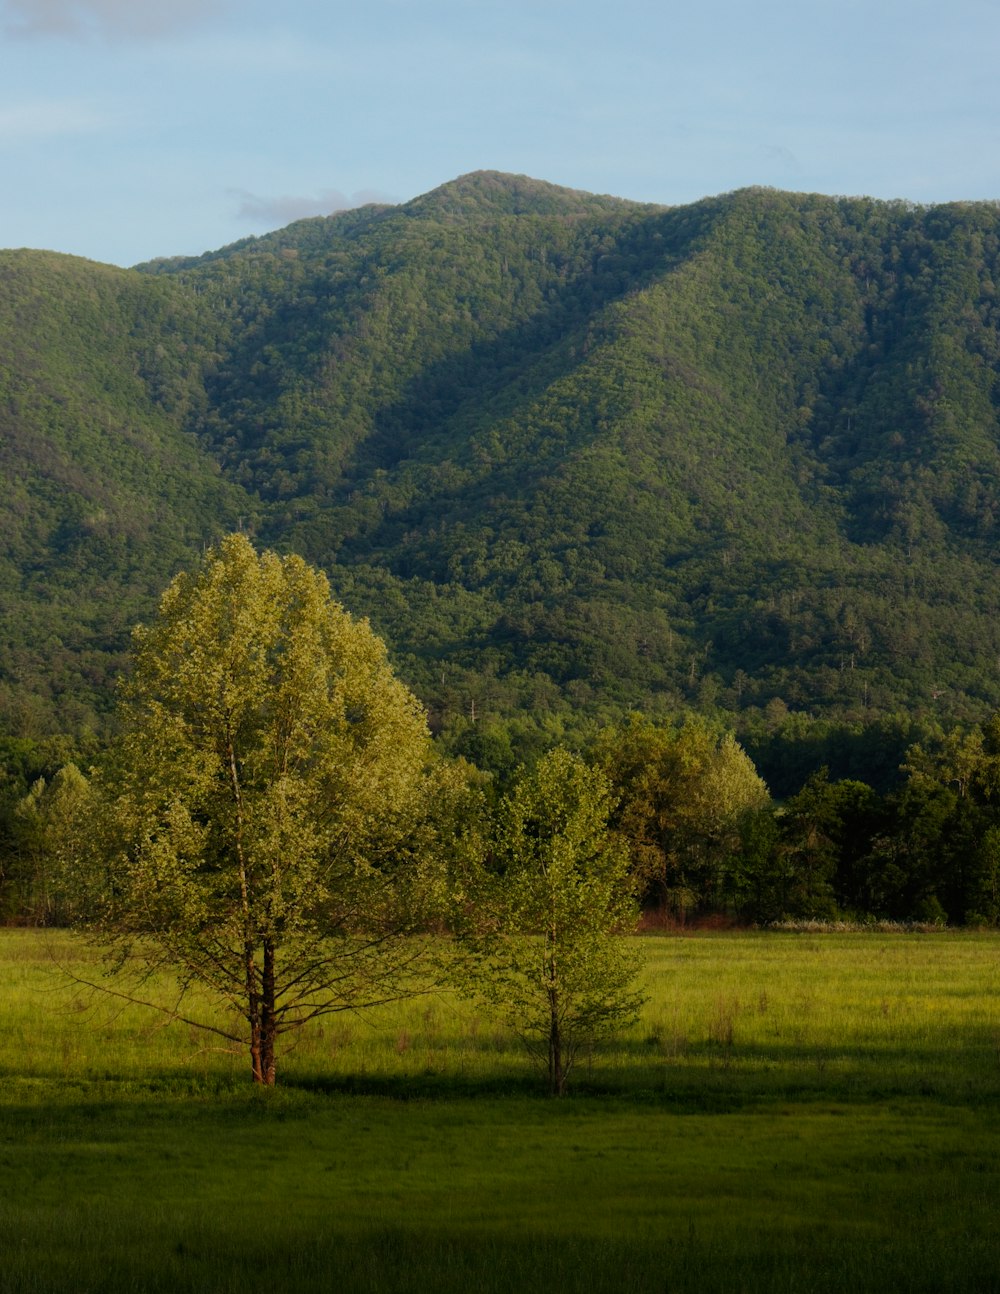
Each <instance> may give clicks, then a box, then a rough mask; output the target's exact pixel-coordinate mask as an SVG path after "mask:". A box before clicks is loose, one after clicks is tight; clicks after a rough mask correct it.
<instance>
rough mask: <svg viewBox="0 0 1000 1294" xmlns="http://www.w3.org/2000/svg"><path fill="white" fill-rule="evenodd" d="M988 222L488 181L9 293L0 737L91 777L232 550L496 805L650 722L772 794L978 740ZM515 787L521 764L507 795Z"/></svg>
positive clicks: (998, 500) (803, 200) (88, 270)
mask: <svg viewBox="0 0 1000 1294" xmlns="http://www.w3.org/2000/svg"><path fill="white" fill-rule="evenodd" d="M998 262H1000V211H998V210H997V208H996V206H994V205H991V204H976V203H956V204H952V205H948V206H940V207H917V206H913V205H911V204H906V203H883V202H875V201H871V200H868V199H854V198H849V199H832V198H826V197H819V196H811V195H798V194H786V193H780V192H775V191H771V190H761V189H753V190H744V191H740V192H737V193H733V194H728V195H724V196H721V197H717V198H711V199H706V200H705V201H702V202H699V203H695V204H693V205H690V206H685V207H679V208H669V209H666V208H658V207H651V206H646V205H640V204H635V203H630V202H626V201H620V200H617V199H612V198H601V197H594V196H592V195H589V194H583V193H578V192H575V191H570V190H565V189H559V188H555V187H553V186H550V185H547V184H544V183H541V182H538V181H533V180H528V179H525V178H523V177H513V176H505V175H499V174H495V173H489V172H484V173H477V174H473V175H469V176H465V177H463V178H461V179H459V180H457V181H455V182H453V183H451V184H447V185H445V186H443V187H442V188H441V189H438V190H436V191H434V192H432V193H430V194H427V195H426V196H424V197H422V198H419V199H417V200H415V201H413V202H410V203H407V204H405V205H402V206H398V207H384V206H383V207H376V206H370V207H364V208H361V209H359V210H356V211H350V212H346V213H342V214H340V215H337V216H333V217H330V218H318V219H310V220H304V221H300V222H298V223H296V224H293V225H291V226H290V227H289V228H287V229H284V230H281V231H279V232H277V233H275V234H271V235H268V236H266V237H263V238H256V239H248V240H245V241H243V242H240V243H237V244H234V245H233V246H231V247H228V248H225V249H223V250H222V251H219V252H216V253H211V254H208V255H205V256H202V257H199V258H187V259H173V260H162V261H156V262H153V263H150V264H147V265H143V266H139V267H137V268H136V269H135V270H128V271H126V270H117V269H112V268H110V267H107V266H101V265H96V264H92V263H89V262H85V261H81V260H77V259H74V258H70V257H65V256H58V255H55V254H51V253H44V252H30V251H19V252H5V253H0V455H2V463H3V469H2V470H3V480H4V490H3V494H2V497H0V509H2V516H0V524H2V527H3V532H4V534H5V536H6V544H5V546H4V550H3V553H2V557H0V600H2V606H3V616H2V625H3V644H2V649H0V731H4V732H6V733H7V734H9V736H10V738H11V739H12V740H15V739H19V740H26V739H30V740H31V741H33V742H35V743H36V746H37V743H45V742H49V743H51V742H53V741H55V740H56V739H57V738H60V737H63V738H68V739H69V740H70V742H71V743H72V744H73V746H74V748H75V749H76V750H77V751H80V750H86V749H87V747H88V743H91V744H93V743H94V742H95V741H99V740H100V739H101V736H102V734H103V733H104V732H105V731H106V729H107V724H108V721H109V718H108V717H109V715H110V712H111V700H112V694H113V681H114V679H115V677H116V676H117V675H118V673H119V672H120V670H121V668H122V664H123V661H124V659H125V657H124V652H125V650H126V648H127V641H128V637H127V635H128V629H129V627H130V625H131V624H132V623H134V622H135V621H136V620H139V619H142V618H144V617H146V616H148V614H149V613H150V611H151V609H152V607H153V606H154V604H155V599H156V597H157V595H158V593H159V592H160V590H161V589H162V588H163V587H164V586H165V584H166V583H167V581H168V579H169V578H170V576H171V575H172V574H173V573H174V572H175V571H176V570H177V569H179V568H180V567H181V566H183V565H184V564H185V563H186V562H189V561H190V559H191V558H192V556H194V555H196V554H197V552H198V551H199V549H200V548H201V547H203V546H204V544H205V543H207V542H209V541H210V540H212V539H214V538H216V537H218V536H219V535H220V534H222V533H225V532H227V531H230V530H232V529H235V528H241V527H242V528H243V529H245V530H247V531H248V532H249V533H250V534H252V535H253V536H254V538H255V540H256V541H257V542H259V543H261V544H266V545H269V546H273V547H275V548H277V549H279V550H280V551H298V552H300V553H301V554H302V555H303V556H305V557H306V558H307V559H308V560H309V561H311V562H314V563H316V564H318V565H320V566H321V567H323V569H324V570H326V571H327V572H328V574H329V576H330V578H331V581H332V584H333V586H334V589H335V591H336V593H337V594H338V596H340V597H341V598H342V599H343V601H344V603H345V605H347V606H348V607H349V609H351V610H352V611H353V612H355V613H360V614H365V615H368V616H370V618H371V621H372V624H373V626H374V627H375V629H376V630H377V631H378V632H379V633H380V634H382V635H384V636H385V638H386V639H387V641H388V643H389V644H390V649H391V652H392V656H393V659H394V662H395V664H396V666H397V668H398V670H399V671H400V673H401V675H402V676H403V677H404V678H405V679H406V681H407V682H408V683H409V684H410V685H411V686H412V687H413V688H414V689H415V690H416V691H417V693H418V694H419V695H420V696H421V698H422V699H423V701H424V702H425V704H426V705H427V706H428V709H429V712H430V715H431V720H432V726H433V727H434V729H435V731H438V732H439V733H441V734H442V735H443V736H444V738H445V739H446V741H447V742H448V743H450V745H451V746H452V747H453V748H456V749H466V750H467V752H468V753H470V754H476V753H477V752H478V754H479V755H480V757H481V758H482V759H483V760H484V761H485V762H486V763H487V764H489V762H490V760H492V761H493V762H494V763H499V764H502V763H503V762H504V761H505V760H507V759H509V758H511V757H513V758H515V759H516V758H521V757H523V756H524V755H525V754H528V755H530V753H531V752H532V751H537V750H540V749H542V748H544V747H546V746H547V745H551V744H552V743H553V742H554V741H555V740H558V739H569V740H571V741H573V742H575V743H577V744H580V743H583V742H586V741H587V740H589V739H590V738H591V737H592V736H593V735H594V733H595V732H596V731H597V729H598V728H599V727H600V726H601V725H603V724H606V723H609V722H615V721H617V720H618V719H619V718H620V717H621V716H622V715H623V714H624V713H626V712H627V711H630V710H637V711H640V712H643V713H646V714H647V715H650V716H652V717H654V718H667V717H670V716H672V715H676V714H677V713H678V712H680V711H681V710H688V709H693V710H696V711H699V712H700V713H702V714H703V715H705V716H707V717H708V718H710V719H715V720H721V721H723V722H724V723H725V724H727V725H728V726H731V727H735V729H736V731H737V733H738V735H739V737H740V739H741V741H742V742H743V743H744V745H745V746H746V748H747V749H748V751H749V752H750V753H751V754H752V755H753V757H754V759H755V760H756V761H757V764H758V766H759V767H760V768H761V770H762V771H763V772H764V774H765V776H766V778H767V780H768V783H769V785H771V787H772V789H773V790H776V791H777V792H778V793H780V794H790V793H792V792H793V791H794V790H795V789H797V788H798V787H799V786H801V784H802V781H803V779H804V777H805V775H806V774H807V773H808V771H809V770H810V769H815V768H818V767H819V766H820V765H822V764H824V763H825V764H828V765H830V767H831V769H832V770H833V771H834V772H835V773H836V774H837V775H838V776H845V775H851V776H860V777H864V778H865V779H866V780H868V781H871V782H872V783H873V784H875V785H876V786H877V787H878V788H879V790H880V791H883V790H888V789H890V787H891V786H892V784H893V783H894V782H895V783H898V780H899V778H898V767H899V764H900V762H901V760H902V758H903V756H904V753H905V751H906V749H907V747H908V746H909V745H911V744H912V743H913V742H914V741H917V740H920V739H922V738H926V737H927V736H928V735H929V734H930V735H932V734H933V733H935V732H940V731H944V730H948V729H950V728H951V727H952V726H953V725H955V724H962V725H964V726H965V727H966V728H968V727H970V726H971V725H974V724H976V723H981V722H983V721H985V720H986V718H987V717H988V716H989V714H990V713H991V712H992V711H993V710H994V709H996V708H997V707H998V706H1000V670H998V661H1000V583H998V581H997V579H996V551H997V549H996V536H995V531H996V527H997V524H998V509H1000V451H998V446H1000V409H998V386H997V377H998V372H1000V329H998V318H1000V315H998V304H997V296H996V284H997V283H998V282H1000V263H998ZM511 751H513V756H511V753H510V752H511Z"/></svg>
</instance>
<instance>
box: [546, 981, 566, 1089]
mask: <svg viewBox="0 0 1000 1294" xmlns="http://www.w3.org/2000/svg"><path fill="white" fill-rule="evenodd" d="M565 1091H566V1069H565V1066H564V1065H563V1054H562V1030H561V1029H560V1027H559V999H558V996H557V995H556V992H555V990H554V989H550V990H549V1094H550V1095H551V1096H563V1095H564V1094H565Z"/></svg>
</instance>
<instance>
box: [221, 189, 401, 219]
mask: <svg viewBox="0 0 1000 1294" xmlns="http://www.w3.org/2000/svg"><path fill="white" fill-rule="evenodd" d="M231 193H232V194H233V196H234V197H237V198H239V199H240V208H239V211H238V212H237V213H236V215H237V219H239V220H247V221H250V222H252V223H254V224H256V223H267V224H276V225H287V224H290V223H291V222H292V221H293V220H303V219H305V218H306V217H307V216H332V215H334V214H335V213H336V212H338V211H351V210H353V209H354V208H355V207H363V206H366V205H367V204H368V203H371V202H375V203H392V202H394V201H395V199H394V198H390V197H389V196H388V195H387V194H384V193H378V192H376V190H374V189H360V190H359V191H358V192H357V193H354V194H351V195H350V196H348V195H347V194H346V193H341V192H340V190H339V189H324V190H323V191H322V192H321V193H319V194H317V195H316V196H315V197H311V198H310V197H294V196H292V195H291V194H281V195H280V196H275V197H261V196H260V195H258V194H256V193H248V192H247V191H246V190H244V189H233V190H231Z"/></svg>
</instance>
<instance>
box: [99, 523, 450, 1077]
mask: <svg viewBox="0 0 1000 1294" xmlns="http://www.w3.org/2000/svg"><path fill="white" fill-rule="evenodd" d="M134 643H135V666H134V673H133V675H132V678H131V681H130V683H129V685H128V687H127V689H126V692H125V698H124V706H123V713H122V719H121V723H122V733H121V737H120V739H119V740H118V742H117V744H116V746H115V749H114V759H113V763H112V764H111V766H110V768H109V769H108V770H107V772H106V773H105V775H104V778H103V795H104V820H103V824H102V830H101V831H100V832H99V833H98V836H97V848H96V851H95V853H96V864H97V867H98V872H97V877H96V880H95V881H94V882H93V883H94V884H96V886H97V889H96V893H91V895H90V896H89V908H90V912H89V917H90V921H91V925H92V928H93V929H94V930H95V931H96V933H97V934H98V936H99V937H100V938H101V939H103V940H106V941H109V942H110V943H111V945H112V947H114V948H115V950H116V953H117V957H118V959H119V961H120V962H121V963H122V964H126V965H128V964H135V963H137V964H138V965H140V966H149V965H157V966H158V965H167V966H169V967H171V968H172V969H174V970H175V971H176V973H177V974H178V976H179V977H180V980H181V983H182V984H183V985H184V986H190V985H192V984H199V985H203V986H207V987H208V988H210V989H211V990H212V991H213V992H214V993H215V994H216V995H218V996H219V997H220V998H222V999H223V1000H224V1001H226V1002H228V1003H229V1004H230V1005H231V1007H232V1008H233V1011H234V1018H233V1021H232V1022H231V1023H229V1024H226V1025H220V1024H218V1023H216V1024H213V1025H206V1027H210V1028H212V1029H214V1031H215V1032H217V1033H221V1034H223V1036H225V1037H227V1038H230V1039H231V1040H233V1041H239V1042H243V1043H245V1044H246V1045H248V1046H249V1049H250V1054H251V1060H252V1069H253V1076H254V1079H255V1081H257V1082H261V1083H266V1084H271V1083H273V1082H274V1078H275V1065H276V1061H275V1045H276V1041H277V1039H278V1038H279V1037H280V1036H281V1035H282V1034H285V1033H287V1032H289V1031H290V1030H295V1029H298V1028H300V1027H301V1026H302V1025H303V1024H304V1023H305V1022H306V1021H308V1020H311V1019H314V1018H316V1017H317V1016H321V1015H324V1014H327V1013H329V1012H332V1011H339V1010H345V1009H356V1008H357V1007H359V1006H360V1005H364V1004H369V1003H371V1002H375V1001H382V1000H385V999H387V998H391V997H393V996H396V995H399V994H401V993H405V992H407V991H411V990H412V989H413V988H414V986H415V985H418V984H419V983H421V981H420V979H419V972H420V969H421V968H420V965H419V964H420V962H421V957H420V951H421V948H422V945H421V944H420V943H419V941H413V940H410V941H404V939H403V935H404V934H409V933H411V932H412V931H413V930H414V929H416V928H420V926H421V924H422V923H423V922H425V921H426V920H427V919H429V917H430V916H431V915H432V914H433V912H434V911H435V910H436V909H435V907H434V904H435V902H436V900H437V898H438V897H439V895H438V893H437V890H436V886H437V877H436V873H435V866H436V862H437V859H436V856H435V851H434V849H433V848H432V847H431V846H432V845H433V832H432V831H430V832H427V833H423V834H422V833H421V832H420V830H419V829H420V826H421V824H423V823H426V821H427V819H428V813H427V806H428V804H429V803H430V801H431V797H432V795H433V796H434V797H435V799H436V800H444V799H446V798H447V796H448V794H449V793H450V788H449V785H448V783H447V782H446V781H445V780H444V779H442V778H441V777H440V776H438V775H436V774H433V773H431V772H430V771H429V764H430V762H431V752H430V750H429V739H428V736H427V732H426V727H425V723H424V718H423V713H422V711H421V710H420V707H419V705H418V704H417V702H416V701H415V700H414V698H413V697H412V696H411V694H410V693H409V692H407V690H406V689H405V688H404V687H403V686H402V684H401V683H399V682H398V680H397V679H396V678H395V677H394V675H393V674H392V672H391V670H390V669H389V667H388V665H387V663H386V659H385V650H384V647H383V645H382V643H381V642H380V641H379V639H378V638H376V637H375V635H374V634H373V633H372V632H371V630H370V629H369V627H368V625H367V624H366V623H364V622H358V621H354V620H352V619H351V617H350V616H349V615H348V614H347V613H346V612H345V611H344V610H343V609H342V608H341V607H339V606H338V605H337V604H335V603H333V602H332V601H331V600H330V596H329V586H328V584H327V581H326V579H325V577H324V576H323V575H321V574H320V573H319V572H317V571H315V570H313V569H311V568H310V567H309V566H307V565H306V563H305V562H303V561H302V559H301V558H298V557H288V558H284V559H282V558H279V557H278V556H276V555H275V554H273V553H265V554H263V555H262V556H258V555H257V553H256V552H255V551H254V549H253V547H252V546H251V544H250V543H249V542H248V540H247V539H246V538H245V537H244V536H242V535H233V536H230V537H229V538H227V539H225V540H224V541H223V542H222V543H221V544H220V545H219V546H218V547H217V548H214V549H212V550H210V551H209V552H208V554H207V555H206V556H205V558H204V560H203V562H202V563H201V565H200V567H199V568H198V569H197V570H196V571H195V572H194V573H192V574H182V575H179V576H178V577H177V578H176V579H175V580H174V581H173V583H172V584H171V585H170V587H169V588H168V589H167V591H166V593H165V594H164V595H163V599H162V601H161V604H160V612H159V615H158V617H157V619H156V620H155V621H154V622H153V623H152V624H151V625H150V626H148V627H145V628H144V627H140V628H139V629H137V630H136V632H135V635H134ZM436 812H440V807H438V808H437V809H436ZM415 834H416V835H417V836H418V837H419V841H420V846H421V847H419V848H415V847H413V842H414V837H415ZM83 901H84V899H81V902H83ZM176 1009H177V1011H178V1012H181V1008H180V1007H178V1008H176Z"/></svg>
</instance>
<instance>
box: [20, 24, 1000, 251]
mask: <svg viewBox="0 0 1000 1294" xmlns="http://www.w3.org/2000/svg"><path fill="white" fill-rule="evenodd" d="M998 55H1000V4H998V3H997V0H952V3H951V5H950V6H948V7H946V6H944V5H942V4H941V3H940V0H935V3H928V2H927V0H864V2H862V0H837V2H836V3H831V2H830V0H794V2H792V0H756V2H751V0H742V2H741V0H697V3H692V2H691V0H689V3H687V4H685V5H684V6H679V5H676V4H671V3H670V0H659V2H657V0H617V3H615V4H614V5H611V4H608V3H602V4H597V3H594V2H593V0H572V2H570V0H504V3H498V2H496V0H351V3H350V4H348V3H346V2H345V0H282V3H281V4H280V5H278V4H273V3H267V2H265V0H0V167H2V172H3V175H4V184H3V189H2V190H0V247H21V246H28V247H45V248H52V249H54V250H57V251H62V252H72V253H75V254H77V255H81V256H87V257H91V258H92V259H95V260H103V261H110V262H113V263H115V264H119V265H130V264H134V263H136V262H137V261H140V260H145V259H148V258H150V257H153V256H161V255H162V256H166V255H173V254H195V253H199V252H202V251H205V250H208V249H212V248H216V247H221V246H223V245H225V244H226V243H229V242H233V241H234V240H235V239H237V238H242V237H244V236H246V235H247V234H251V233H262V232H264V231H266V230H268V229H274V228H277V227H279V226H281V225H284V224H287V223H288V222H289V221H290V220H292V219H295V218H296V217H298V216H301V215H313V214H318V213H326V212H329V211H332V210H334V209H337V208H341V207H344V206H348V205H354V204H356V203H358V202H362V201H367V200H372V199H375V200H388V201H405V200H407V199H408V198H411V197H415V196H416V195H417V194H419V193H424V192H426V191H427V190H429V189H432V188H435V187H436V186H437V185H439V184H442V183H444V182H445V181H447V180H450V179H454V178H455V177H456V176H457V175H461V174H463V173H464V172H466V171H472V170H479V169H491V170H503V171H515V172H519V173H523V174H527V175H532V176H535V177H536V178H539V179H544V180H549V181H551V182H553V183H556V184H565V185H569V186H570V187H573V188H579V189H588V190H590V191H592V192H597V193H614V194H617V195H619V196H621V197H627V198H634V199H639V200H642V201H648V202H661V203H665V204H676V203H685V202H691V201H694V200H696V199H697V198H700V197H703V196H705V195H706V194H714V193H720V192H724V191H726V190H729V189H735V188H739V187H741V186H743V185H748V184H767V185H773V186H775V187H777V188H783V189H794V190H806V191H811V192H820V193H831V194H859V193H865V194H871V195H874V196H876V197H903V198H910V199H912V200H914V201H918V202H945V201H951V200H956V199H970V198H990V199H993V198H1000V106H998V103H1000V96H998V93H997V85H998V76H997V70H996V69H997V67H998V65H1000V61H998Z"/></svg>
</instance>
